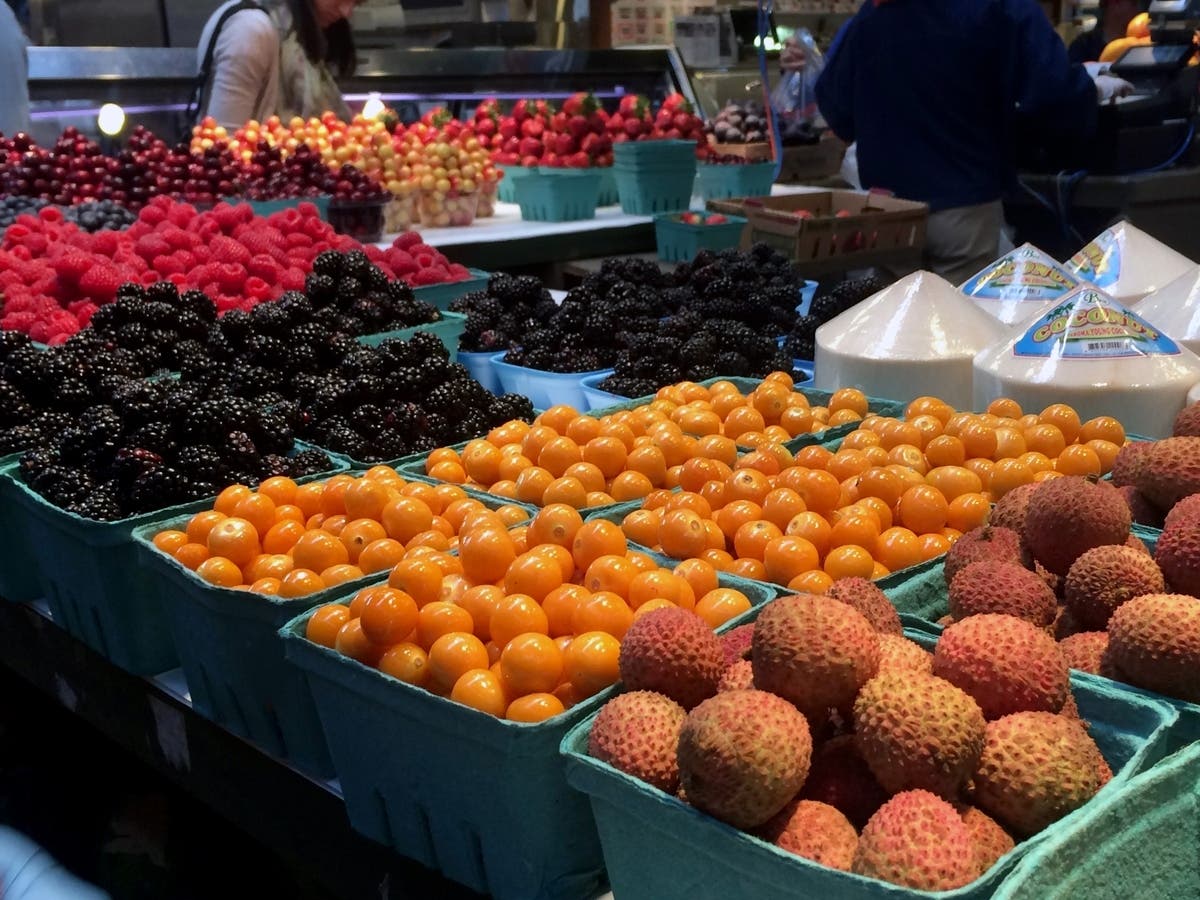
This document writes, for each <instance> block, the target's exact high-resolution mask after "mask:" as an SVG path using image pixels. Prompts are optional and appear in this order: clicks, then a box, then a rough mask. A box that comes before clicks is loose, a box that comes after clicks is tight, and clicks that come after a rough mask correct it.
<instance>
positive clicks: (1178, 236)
mask: <svg viewBox="0 0 1200 900" xmlns="http://www.w3.org/2000/svg"><path fill="white" fill-rule="evenodd" d="M1021 181H1022V182H1023V183H1024V184H1025V185H1026V186H1027V187H1029V188H1032V189H1033V190H1035V191H1037V192H1038V193H1039V194H1041V195H1042V196H1043V197H1044V198H1046V199H1047V200H1049V201H1050V202H1051V203H1054V202H1055V197H1056V196H1057V193H1058V190H1059V186H1060V184H1059V179H1058V177H1057V176H1055V175H1029V174H1023V175H1022V176H1021ZM1065 199H1066V200H1067V206H1068V209H1069V215H1070V222H1071V225H1072V226H1073V227H1074V229H1075V231H1076V232H1077V233H1078V234H1077V235H1075V236H1071V237H1069V238H1068V237H1064V236H1063V235H1062V233H1061V230H1060V229H1059V227H1058V225H1057V223H1056V221H1055V219H1054V217H1052V216H1051V214H1050V212H1049V210H1047V209H1046V208H1045V207H1043V206H1042V205H1041V203H1040V202H1039V201H1038V200H1036V199H1035V198H1033V197H1032V196H1030V195H1029V194H1028V193H1025V192H1021V193H1020V194H1019V195H1018V196H1016V197H1014V198H1011V199H1010V200H1009V201H1007V202H1006V203H1005V209H1006V211H1007V213H1008V218H1009V224H1011V225H1014V226H1016V227H1017V228H1018V230H1019V232H1020V236H1021V239H1022V240H1028V241H1030V242H1031V243H1033V244H1036V245H1037V246H1038V247H1041V248H1042V249H1043V250H1045V251H1046V252H1047V253H1049V254H1050V255H1051V256H1054V257H1056V258H1058V259H1067V258H1069V257H1070V256H1072V255H1073V254H1074V253H1075V252H1076V251H1077V250H1078V249H1079V248H1080V246H1082V244H1083V243H1086V242H1087V241H1089V240H1091V239H1092V238H1093V237H1094V236H1095V235H1097V234H1098V233H1100V232H1101V231H1103V230H1104V229H1105V228H1107V227H1108V226H1110V225H1112V224H1114V223H1115V222H1117V221H1119V220H1121V219H1127V220H1128V221H1130V222H1132V223H1133V224H1134V225H1136V226H1137V227H1138V228H1140V229H1142V230H1143V231H1145V232H1148V233H1149V234H1151V235H1153V236H1154V237H1156V238H1158V239H1159V240H1160V241H1162V242H1163V243H1165V244H1167V245H1168V246H1170V247H1171V248H1172V249H1174V250H1177V251H1178V252H1180V253H1182V254H1183V255H1184V256H1187V257H1189V258H1191V259H1200V231H1198V230H1197V229H1196V221H1197V218H1200V167H1195V166H1181V167H1178V168H1174V169H1168V170H1167V171H1164V172H1146V173H1143V174H1140V175H1089V176H1087V177H1086V178H1084V179H1083V180H1082V181H1080V182H1079V183H1078V184H1077V185H1076V186H1075V188H1074V190H1073V191H1070V192H1069V196H1068V197H1067V198H1065ZM1080 238H1082V242H1081V241H1080Z"/></svg>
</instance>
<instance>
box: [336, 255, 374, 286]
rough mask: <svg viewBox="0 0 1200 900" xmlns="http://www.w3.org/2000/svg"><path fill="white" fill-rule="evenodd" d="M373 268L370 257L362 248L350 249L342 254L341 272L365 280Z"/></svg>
mask: <svg viewBox="0 0 1200 900" xmlns="http://www.w3.org/2000/svg"><path fill="white" fill-rule="evenodd" d="M372 268H373V266H372V265H371V259H370V257H368V256H367V254H366V253H364V252H363V251H362V250H350V251H349V252H347V253H343V254H342V274H343V275H350V276H353V277H354V278H357V279H359V280H365V279H366V278H367V275H368V273H369V271H370V270H371V269H372Z"/></svg>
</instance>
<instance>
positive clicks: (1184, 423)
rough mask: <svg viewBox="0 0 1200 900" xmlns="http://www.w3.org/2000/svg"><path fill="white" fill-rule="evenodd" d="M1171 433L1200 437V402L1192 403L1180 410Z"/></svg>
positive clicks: (1176, 435)
mask: <svg viewBox="0 0 1200 900" xmlns="http://www.w3.org/2000/svg"><path fill="white" fill-rule="evenodd" d="M1171 434H1172V435H1174V436H1175V437H1200V403H1192V404H1190V405H1188V406H1185V407H1184V408H1183V409H1181V410H1180V411H1179V413H1178V414H1177V415H1176V416H1175V424H1174V426H1173V427H1172V428H1171Z"/></svg>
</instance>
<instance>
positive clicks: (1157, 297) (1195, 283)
mask: <svg viewBox="0 0 1200 900" xmlns="http://www.w3.org/2000/svg"><path fill="white" fill-rule="evenodd" d="M1134 308H1135V309H1136V310H1137V314H1138V315H1139V316H1141V317H1142V318H1144V319H1149V320H1150V321H1151V322H1153V323H1154V324H1155V325H1157V326H1158V327H1159V328H1161V329H1162V330H1163V332H1164V333H1165V334H1166V335H1167V337H1169V338H1172V339H1173V340H1175V341H1178V342H1179V343H1180V344H1183V346H1185V347H1187V348H1188V349H1189V350H1191V351H1192V352H1193V353H1200V266H1193V267H1192V268H1191V269H1190V270H1188V271H1187V272H1185V273H1184V274H1183V275H1182V276H1180V277H1179V278H1176V279H1175V280H1174V281H1172V282H1171V283H1170V284H1168V285H1167V286H1166V287H1164V288H1159V289H1158V290H1157V291H1155V292H1154V293H1153V294H1150V295H1149V296H1147V297H1146V298H1145V299H1144V300H1142V302H1140V303H1139V304H1138V305H1137V306H1136V307H1134Z"/></svg>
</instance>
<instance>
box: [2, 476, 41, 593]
mask: <svg viewBox="0 0 1200 900" xmlns="http://www.w3.org/2000/svg"><path fill="white" fill-rule="evenodd" d="M20 459H21V454H20V453H12V454H9V455H8V456H5V457H2V458H0V534H3V535H4V536H5V537H4V541H3V543H0V599H3V600H9V601H11V602H13V603H27V602H28V601H30V600H36V599H37V598H38V597H40V596H42V586H41V576H40V572H39V567H38V564H37V560H36V557H35V556H34V553H33V544H32V543H31V541H30V538H29V529H28V527H27V525H26V523H25V520H24V517H23V515H22V507H21V506H20V504H19V503H18V502H17V488H16V485H15V484H14V483H13V479H14V478H15V477H16V475H15V471H16V468H17V464H18V462H19V461H20ZM10 472H12V473H14V474H13V475H12V476H11V477H10V475H9V473H10Z"/></svg>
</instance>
